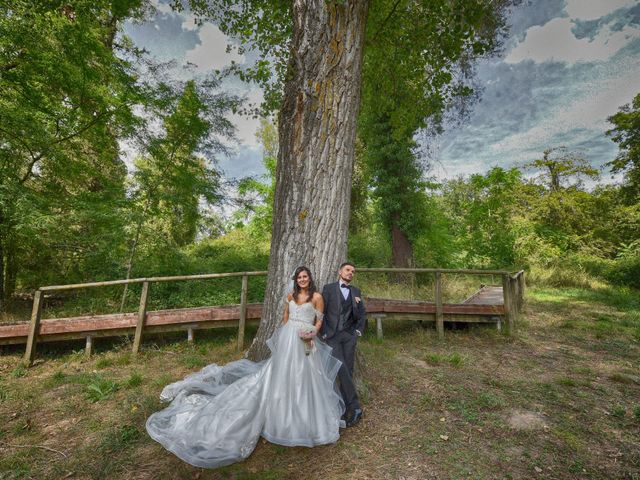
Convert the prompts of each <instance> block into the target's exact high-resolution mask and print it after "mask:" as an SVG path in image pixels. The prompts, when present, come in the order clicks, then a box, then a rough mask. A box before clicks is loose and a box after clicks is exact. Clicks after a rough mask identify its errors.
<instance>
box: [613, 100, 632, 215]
mask: <svg viewBox="0 0 640 480" xmlns="http://www.w3.org/2000/svg"><path fill="white" fill-rule="evenodd" d="M608 120H609V122H611V123H612V124H613V125H614V128H612V129H611V130H609V131H608V132H607V135H609V136H611V139H612V140H613V141H614V142H616V143H617V144H618V145H619V147H620V152H619V153H618V156H617V157H616V159H615V160H614V161H613V162H611V163H610V164H609V166H610V167H611V170H612V171H613V172H623V173H624V175H625V189H624V192H625V194H626V196H627V201H628V202H629V203H637V202H638V201H640V93H639V94H637V95H636V96H635V97H634V99H633V102H631V104H630V105H624V106H623V107H621V108H620V111H619V112H618V113H616V114H615V115H612V116H611V117H609V119H608Z"/></svg>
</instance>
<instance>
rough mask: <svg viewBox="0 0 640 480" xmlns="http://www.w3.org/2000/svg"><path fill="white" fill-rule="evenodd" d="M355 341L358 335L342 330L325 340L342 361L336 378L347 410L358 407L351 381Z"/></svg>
mask: <svg viewBox="0 0 640 480" xmlns="http://www.w3.org/2000/svg"><path fill="white" fill-rule="evenodd" d="M357 341H358V337H357V336H356V335H355V334H352V333H349V332H347V331H344V330H342V331H340V332H337V333H336V334H335V335H334V336H333V337H331V338H329V339H327V340H326V342H327V344H329V346H330V347H331V348H333V352H331V353H332V355H333V356H334V357H335V358H337V359H338V360H340V361H341V362H342V365H341V366H340V370H339V371H338V380H339V381H340V393H341V395H342V399H343V400H344V404H345V407H346V409H347V411H349V410H351V411H353V410H355V409H356V408H360V401H359V400H358V392H357V391H356V386H355V383H354V382H353V366H354V362H355V359H356V343H357Z"/></svg>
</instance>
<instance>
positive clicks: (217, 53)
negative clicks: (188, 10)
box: [183, 23, 245, 71]
mask: <svg viewBox="0 0 640 480" xmlns="http://www.w3.org/2000/svg"><path fill="white" fill-rule="evenodd" d="M183 25H184V23H183ZM199 34H200V44H199V45H196V47H195V48H193V49H192V50H189V51H187V52H186V53H185V60H186V61H187V62H191V63H193V64H195V65H197V67H198V70H200V71H207V70H215V69H222V68H224V67H225V66H227V65H230V64H231V62H232V61H235V62H236V63H244V60H245V58H244V55H238V54H237V53H236V52H231V53H227V51H226V49H227V42H228V39H227V37H226V35H225V34H224V33H222V32H221V31H220V29H219V28H218V27H217V26H215V25H213V24H211V23H206V24H204V25H203V26H202V27H200V31H199Z"/></svg>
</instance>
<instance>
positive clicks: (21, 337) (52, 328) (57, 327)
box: [0, 287, 504, 345]
mask: <svg viewBox="0 0 640 480" xmlns="http://www.w3.org/2000/svg"><path fill="white" fill-rule="evenodd" d="M365 304H366V306H367V314H368V316H369V317H370V318H376V319H377V318H385V319H388V320H391V319H394V320H424V321H435V320H436V304H435V303H432V302H417V301H402V300H388V299H381V298H365ZM442 307H443V315H444V321H450V322H482V323H495V322H497V321H498V320H499V317H501V316H502V315H504V305H503V302H502V287H491V289H490V290H489V289H481V290H479V291H478V292H476V293H475V294H474V295H473V296H472V297H470V298H469V299H467V300H465V301H464V302H463V303H460V304H443V305H442ZM261 314H262V304H261V303H254V304H248V305H247V317H246V318H247V323H248V324H258V323H259V320H260V316H261ZM137 318H138V315H137V314H136V313H119V314H109V315H86V316H80V317H69V318H55V319H49V320H41V321H40V332H39V335H38V341H39V342H53V341H60V340H72V339H85V338H86V337H94V338H95V337H116V336H122V335H131V334H133V333H134V331H135V328H136V322H137ZM239 319H240V305H227V306H220V307H199V308H181V309H173V310H158V311H149V312H147V318H146V322H145V328H144V330H145V334H146V333H160V332H175V331H187V332H188V334H189V336H190V337H191V336H192V335H193V331H195V330H202V329H210V328H225V327H238V324H239ZM28 334H29V324H28V323H19V324H12V325H0V345H8V344H24V343H26V341H27V336H28Z"/></svg>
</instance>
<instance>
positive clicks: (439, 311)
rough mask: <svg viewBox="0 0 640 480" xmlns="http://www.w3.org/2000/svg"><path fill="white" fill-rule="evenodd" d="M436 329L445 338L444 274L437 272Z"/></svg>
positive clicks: (439, 335) (440, 337)
mask: <svg viewBox="0 0 640 480" xmlns="http://www.w3.org/2000/svg"><path fill="white" fill-rule="evenodd" d="M436 330H437V331H438V338H439V339H440V340H442V339H443V338H444V312H443V308H442V274H441V273H440V272H436Z"/></svg>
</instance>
